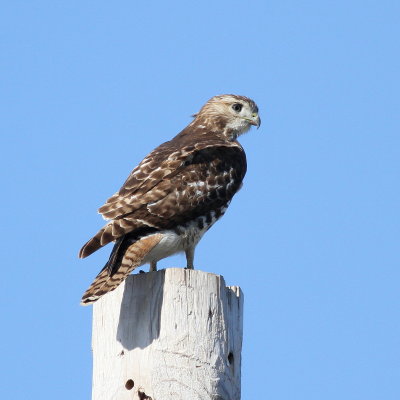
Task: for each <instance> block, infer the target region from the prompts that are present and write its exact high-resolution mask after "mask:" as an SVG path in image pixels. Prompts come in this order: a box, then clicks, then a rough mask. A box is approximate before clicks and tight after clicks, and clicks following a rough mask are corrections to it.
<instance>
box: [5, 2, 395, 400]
mask: <svg viewBox="0 0 400 400" xmlns="http://www.w3.org/2000/svg"><path fill="white" fill-rule="evenodd" d="M0 20H1V25H2V32H3V33H2V38H1V41H0V46H1V48H0V50H1V51H0V57H1V59H0V71H1V74H0V92H1V96H0V102H1V104H0V113H1V119H0V120H1V138H0V140H1V143H0V144H1V148H2V156H1V158H0V163H1V171H2V178H1V179H2V184H1V189H0V190H1V201H2V208H3V215H2V220H3V225H2V226H3V229H2V230H1V238H2V241H1V242H2V245H3V251H2V264H3V266H2V269H3V275H2V279H1V283H0V285H1V286H0V288H1V290H0V301H1V304H2V307H3V312H2V323H3V325H2V326H3V329H1V331H0V351H1V355H2V357H1V358H2V362H1V363H2V369H3V372H2V373H1V374H0V395H1V398H4V399H6V398H9V399H28V398H29V399H39V398H40V399H54V398H57V399H59V400H62V399H88V398H90V393H91V350H90V340H91V308H90V307H86V308H83V307H80V306H79V299H80V296H81V294H82V292H83V291H84V290H85V289H86V287H87V286H88V284H89V283H90V282H91V280H92V279H93V277H94V276H95V275H96V274H97V272H98V271H99V269H100V267H101V266H102V265H103V264H104V262H105V260H106V258H107V256H108V253H109V251H110V248H109V247H107V248H106V249H104V250H102V251H99V252H98V253H96V254H94V255H93V256H91V257H90V258H88V259H86V260H78V259H77V252H78V250H79V248H80V247H81V245H82V244H83V243H84V242H85V241H86V240H87V239H88V238H89V237H90V236H91V235H92V234H93V233H95V232H96V231H97V229H98V228H99V227H100V226H101V225H102V222H103V221H102V219H101V218H100V217H99V216H98V215H97V213H96V210H97V208H98V207H99V206H100V205H102V203H103V201H104V200H105V199H106V198H108V197H109V196H110V195H111V194H113V193H114V192H115V191H116V190H117V189H118V188H119V187H120V185H121V184H122V183H123V181H124V180H125V178H126V177H127V175H128V173H129V172H130V170H131V169H132V168H133V167H134V166H135V165H136V164H137V163H138V162H139V161H140V160H141V159H142V158H143V157H144V156H145V155H146V154H147V153H148V152H149V151H151V150H152V149H153V148H154V147H156V146H157V145H158V144H160V143H161V142H163V141H166V140H168V139H170V138H171V137H173V136H174V135H175V134H176V133H178V132H179V131H180V130H181V129H182V128H183V127H184V126H186V124H188V123H189V121H190V115H191V114H193V113H194V112H196V111H198V109H199V108H200V107H201V106H202V104H203V103H204V102H205V101H206V100H207V99H208V98H210V97H211V96H213V95H215V94H221V93H237V94H243V95H246V96H249V97H251V98H253V99H254V100H255V101H256V102H257V104H258V106H259V108H260V114H261V117H262V121H263V124H262V127H261V128H260V129H259V130H258V131H256V130H253V131H252V132H251V133H249V134H248V135H246V136H244V137H243V138H242V139H241V143H242V144H243V146H244V148H245V150H246V153H247V157H248V173H247V176H246V178H245V184H244V187H243V189H242V190H241V192H240V193H239V194H238V195H237V196H236V197H235V199H234V201H233V202H232V204H231V206H230V208H229V210H228V212H227V214H226V215H225V217H224V218H223V219H222V220H221V221H220V222H218V224H216V225H215V226H214V227H213V229H211V230H210V231H209V232H208V233H207V235H206V236H205V237H204V238H203V240H202V242H201V243H200V244H199V246H198V248H197V254H196V260H195V265H197V267H198V268H199V269H203V270H205V271H210V272H215V273H218V274H221V275H223V276H224V277H225V279H226V282H227V284H230V285H239V286H241V288H242V289H243V291H244V294H245V323H244V347H243V363H242V392H243V393H242V399H243V400H250V399H253V398H256V397H257V398H259V397H260V393H261V397H262V398H265V399H274V400H293V399H296V400H302V399H304V400H314V399H315V400H317V399H318V400H320V399H325V400H331V399H332V400H337V399H346V400H347V399H349V400H358V399H362V400H372V399H385V400H394V399H398V398H399V397H400V383H399V382H400V343H399V337H400V323H399V306H400V299H399V288H398V287H399V278H400V272H399V267H400V262H399V261H400V260H399V258H400V257H399V234H400V232H399V231H400V229H399V222H400V221H399V220H400V218H399V200H400V199H399V197H400V196H399V178H400V177H399V148H400V139H399V128H400V124H399V122H400V121H399V100H398V96H399V90H400V87H399V86H400V85H399V70H400V65H399V64H400V57H399V41H398V37H399V34H400V32H399V31H400V29H399V26H400V5H399V3H398V2H395V1H384V0H383V1H382V0H381V1H351V2H349V1H341V0H339V1H324V2H321V1H304V2H299V1H256V0H255V1H252V2H248V3H246V2H242V1H236V0H230V1H225V0H223V1H207V0H206V1H202V2H198V3H194V2H187V1H186V2H183V1H170V2H161V1H155V2H133V1H119V2H113V3H111V2H106V1H101V0H100V1H81V2H75V1H70V2H66V1H65V2H60V1H40V0H39V1H35V2H25V1H12V2H8V3H4V2H3V4H2V12H1V15H0ZM184 265H185V261H184V257H183V256H177V257H174V258H171V259H167V260H164V261H163V262H162V263H161V266H162V267H168V266H184Z"/></svg>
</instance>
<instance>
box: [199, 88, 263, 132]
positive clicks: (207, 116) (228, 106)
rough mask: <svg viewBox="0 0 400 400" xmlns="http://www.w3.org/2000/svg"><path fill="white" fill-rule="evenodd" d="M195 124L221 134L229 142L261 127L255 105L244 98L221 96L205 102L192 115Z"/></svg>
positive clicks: (230, 95) (228, 95) (229, 95)
mask: <svg viewBox="0 0 400 400" xmlns="http://www.w3.org/2000/svg"><path fill="white" fill-rule="evenodd" d="M194 117H195V121H193V122H195V123H197V124H198V125H199V126H204V128H206V129H207V130H213V131H219V132H223V133H224V134H225V135H227V136H228V138H229V139H230V140H235V139H236V138H237V137H238V136H240V135H242V134H243V133H245V132H247V131H248V130H249V129H250V127H251V126H252V125H254V126H257V128H258V127H259V126H260V125H261V119H260V116H259V115H258V107H257V105H256V103H255V102H254V101H253V100H251V99H249V98H248V97H245V96H237V95H233V94H223V95H220V96H214V97H212V98H211V99H210V100H208V101H207V103H206V104H204V106H203V107H202V108H201V110H200V111H199V112H198V113H197V114H195V115H194Z"/></svg>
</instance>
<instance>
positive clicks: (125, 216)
mask: <svg viewBox="0 0 400 400" xmlns="http://www.w3.org/2000/svg"><path fill="white" fill-rule="evenodd" d="M193 117H194V119H193V121H192V122H191V123H190V124H189V125H188V126H187V127H186V128H185V129H183V130H182V131H181V132H180V133H179V134H178V135H177V136H175V137H174V138H173V139H172V140H170V141H168V142H165V143H163V144H161V145H160V146H158V147H157V148H156V149H154V150H153V151H152V152H151V153H150V154H149V155H148V156H147V157H145V158H144V160H143V161H142V162H141V163H140V164H139V165H138V166H137V167H136V168H135V169H134V170H133V171H132V172H131V174H130V175H129V176H128V179H127V180H126V181H125V183H124V184H123V185H122V187H121V189H120V190H119V191H118V192H117V193H115V194H114V195H113V196H112V197H110V198H109V199H108V200H107V202H106V203H105V204H104V205H103V206H102V207H100V209H99V213H100V214H101V215H102V216H103V218H104V219H106V220H108V221H109V222H108V223H107V224H106V225H105V226H104V227H103V228H102V229H100V231H99V232H98V233H97V234H96V235H95V236H94V237H93V238H92V239H90V240H89V241H88V242H87V243H86V244H85V245H84V246H83V247H82V249H81V250H80V253H79V257H80V258H85V257H87V256H89V255H90V254H92V253H93V252H95V251H96V250H98V249H99V248H101V247H103V246H104V245H106V244H108V243H110V242H115V244H114V247H113V249H112V251H111V255H110V258H109V260H108V261H107V263H106V265H105V266H104V268H103V269H102V270H101V271H100V273H99V274H98V275H97V277H96V278H95V280H94V281H93V283H92V284H91V286H90V287H89V288H88V289H87V291H86V292H85V293H84V295H83V297H82V301H81V304H83V305H86V304H90V303H93V302H95V301H96V300H97V299H99V298H100V297H101V296H103V295H104V294H106V293H107V292H110V291H112V290H114V289H115V288H116V287H117V286H118V285H119V284H120V283H121V282H123V281H124V280H125V279H126V277H127V276H128V275H129V274H130V273H131V272H132V271H133V270H134V269H135V268H136V267H139V266H141V265H143V264H148V263H149V264H150V270H151V271H155V270H156V269H157V261H159V260H161V259H163V258H165V257H169V256H170V255H172V254H175V253H178V252H185V254H186V260H187V267H186V268H189V269H193V268H194V266H193V258H194V249H195V247H196V245H197V243H198V242H199V240H200V239H201V237H202V236H203V234H204V233H205V232H206V231H207V230H208V229H209V228H210V227H211V226H212V225H213V224H214V223H215V221H217V220H218V219H219V218H220V217H221V216H222V215H223V214H224V213H225V211H226V209H227V207H228V205H229V203H230V201H231V199H232V197H233V196H234V195H235V193H236V192H237V191H238V190H239V189H240V187H241V186H242V180H243V177H244V175H245V173H246V155H245V153H244V150H243V148H242V146H241V145H240V144H239V142H238V141H237V138H238V136H240V135H241V134H243V133H245V132H247V131H248V130H249V129H250V127H251V126H252V125H254V126H257V127H259V126H260V123H261V120H260V117H259V115H258V107H257V105H256V104H255V103H254V101H253V100H251V99H249V98H247V97H244V96H237V95H231V94H229V95H220V96H215V97H212V98H211V99H210V100H209V101H207V103H206V104H205V105H204V106H203V107H202V108H201V110H200V111H199V112H198V113H197V114H195V115H194V116H193Z"/></svg>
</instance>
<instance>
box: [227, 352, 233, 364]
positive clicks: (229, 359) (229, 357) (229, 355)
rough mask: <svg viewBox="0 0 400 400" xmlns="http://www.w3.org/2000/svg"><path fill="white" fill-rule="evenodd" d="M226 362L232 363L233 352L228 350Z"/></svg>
mask: <svg viewBox="0 0 400 400" xmlns="http://www.w3.org/2000/svg"><path fill="white" fill-rule="evenodd" d="M228 362H229V364H230V365H232V364H233V353H232V352H230V353H229V354H228Z"/></svg>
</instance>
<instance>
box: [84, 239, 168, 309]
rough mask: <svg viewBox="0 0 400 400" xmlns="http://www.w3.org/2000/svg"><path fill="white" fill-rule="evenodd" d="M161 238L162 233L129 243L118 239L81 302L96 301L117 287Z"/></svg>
mask: <svg viewBox="0 0 400 400" xmlns="http://www.w3.org/2000/svg"><path fill="white" fill-rule="evenodd" d="M161 238H162V235H161V234H159V233H156V234H151V235H149V236H145V237H142V238H140V239H138V240H136V241H134V242H133V243H132V242H128V243H129V244H128V245H126V243H124V239H121V240H120V241H118V242H117V243H116V244H115V246H114V249H113V251H112V253H111V255H110V259H109V261H108V262H107V264H106V265H105V266H104V268H103V269H102V270H101V271H100V273H99V274H98V275H97V276H96V278H95V280H94V281H93V283H92V284H91V285H90V287H89V288H88V289H87V290H86V292H85V293H84V294H83V296H82V300H81V304H82V305H88V304H91V303H94V302H95V301H96V300H98V299H99V298H100V297H101V296H103V295H104V294H106V293H108V292H111V291H112V290H114V289H116V288H117V287H118V286H119V285H120V284H121V283H122V282H123V281H124V280H125V279H126V277H127V276H128V275H129V274H130V273H131V272H132V271H133V270H134V269H135V268H137V267H138V266H140V265H142V262H143V259H144V258H145V257H146V255H147V254H148V253H149V252H150V251H151V250H152V249H153V248H154V246H156V245H157V244H158V243H159V242H160V240H161ZM126 240H129V238H127V239H126ZM126 240H125V242H126ZM119 253H122V254H119Z"/></svg>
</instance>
